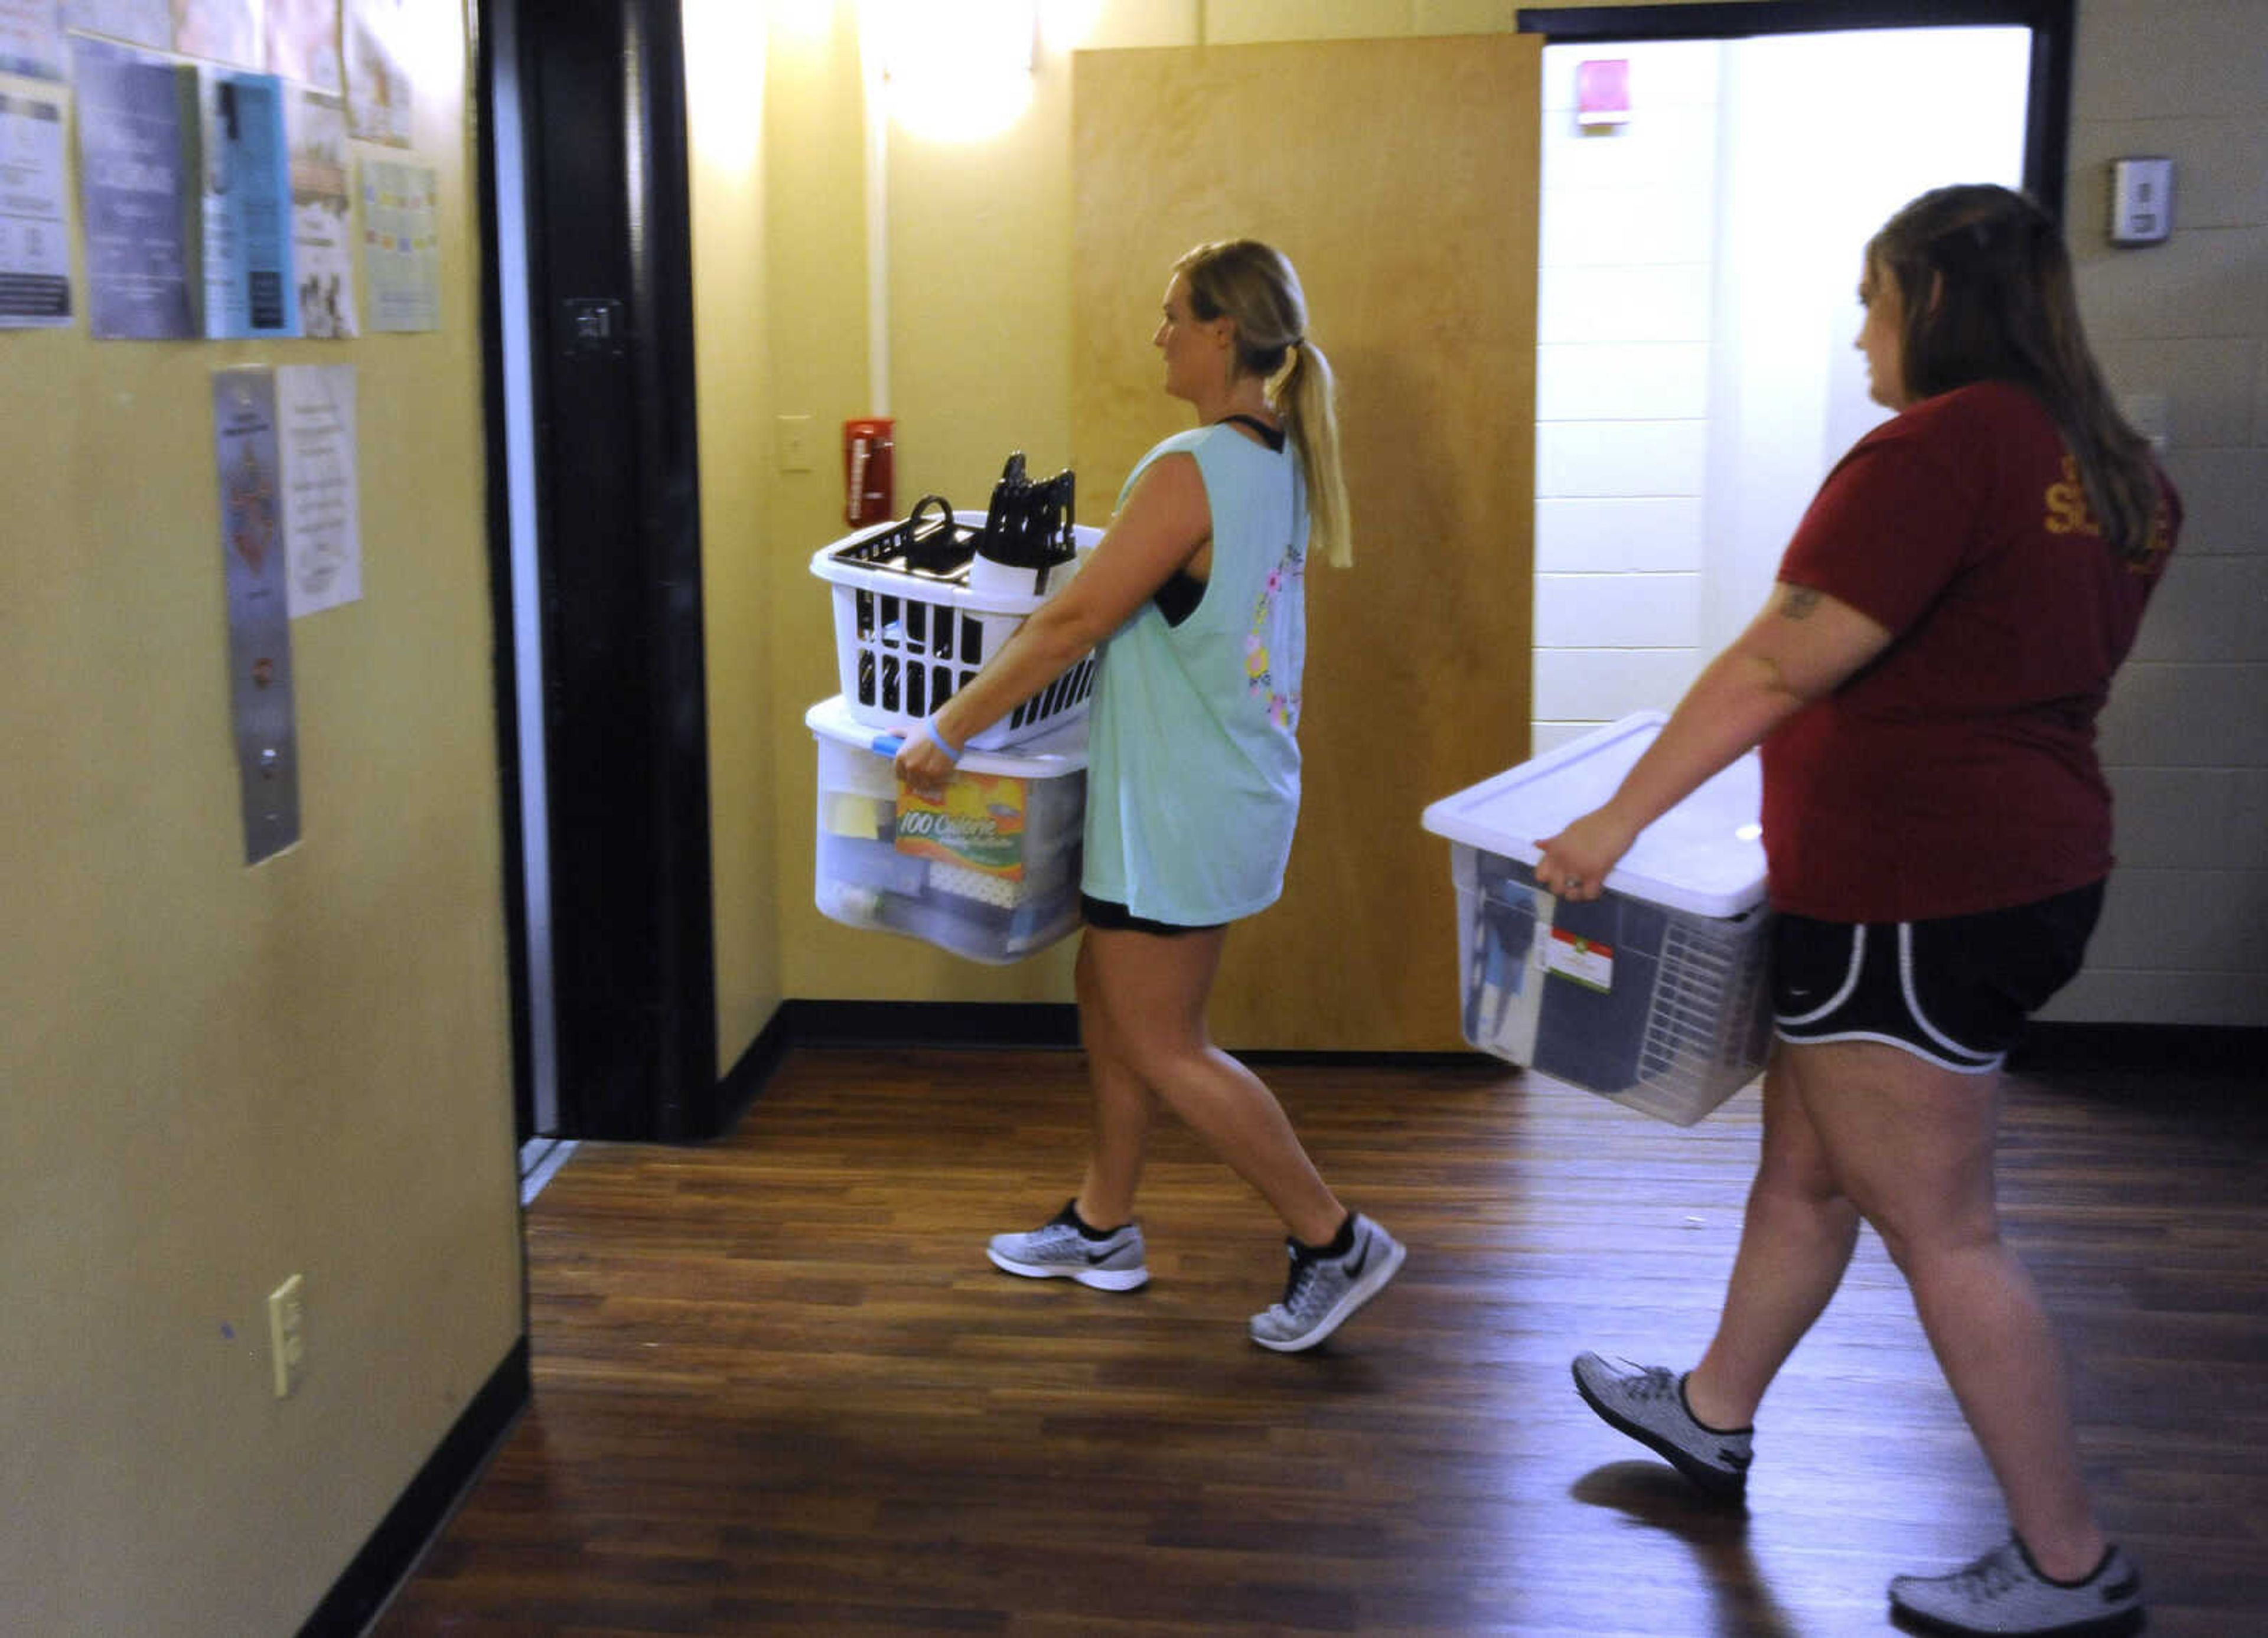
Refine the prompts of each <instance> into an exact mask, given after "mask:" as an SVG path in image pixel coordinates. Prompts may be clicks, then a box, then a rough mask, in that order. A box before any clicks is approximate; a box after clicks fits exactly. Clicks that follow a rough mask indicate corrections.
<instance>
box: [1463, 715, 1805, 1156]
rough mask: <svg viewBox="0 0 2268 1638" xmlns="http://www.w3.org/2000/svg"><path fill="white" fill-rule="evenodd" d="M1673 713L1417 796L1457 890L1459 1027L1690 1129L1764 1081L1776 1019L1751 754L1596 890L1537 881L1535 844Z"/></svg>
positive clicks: (1601, 797) (1626, 764)
mask: <svg viewBox="0 0 2268 1638" xmlns="http://www.w3.org/2000/svg"><path fill="white" fill-rule="evenodd" d="M1666 720H1667V718H1666V717H1665V716H1663V714H1662V713H1661V712H1659V711H1648V712H1642V713H1640V714H1638V715H1637V716H1628V717H1625V718H1624V719H1623V720H1622V721H1621V722H1618V723H1615V724H1611V725H1609V726H1608V727H1606V728H1602V729H1600V730H1599V731H1596V732H1594V733H1591V734H1587V735H1586V736H1585V737H1584V738H1580V739H1578V740H1574V741H1572V743H1570V744H1567V745H1565V746H1560V747H1559V748H1558V749H1557V750H1556V751H1553V752H1551V753H1549V754H1548V755H1544V756H1541V757H1537V758H1535V760H1532V761H1528V762H1523V763H1521V765H1520V766H1519V767H1517V768H1512V769H1510V770H1509V771H1507V772H1506V773H1502V774H1499V775H1497V776H1496V777H1495V778H1493V779H1491V780H1487V781H1484V782H1482V783H1480V784H1477V785H1475V786H1473V787H1472V788H1471V789H1469V790H1462V791H1460V792H1458V793H1457V794H1456V795H1455V796H1454V797H1443V798H1442V799H1441V800H1440V801H1439V802H1436V803H1435V804H1432V806H1431V807H1429V808H1427V809H1426V810H1425V828H1426V829H1427V830H1429V831H1432V833H1433V834H1436V835H1439V836H1446V837H1447V838H1448V839H1449V841H1451V842H1452V843H1453V844H1454V846H1453V847H1452V848H1451V849H1450V873H1451V878H1452V880H1453V881H1454V884H1455V886H1456V890H1457V958H1458V970H1459V972H1460V973H1462V977H1463V993H1462V997H1461V1000H1462V1007H1463V1017H1464V1036H1465V1039H1466V1040H1468V1041H1469V1042H1470V1043H1471V1044H1472V1045H1473V1046H1474V1047H1477V1048H1479V1049H1480V1050H1481V1051H1483V1052H1485V1053H1489V1054H1493V1055H1494V1056H1497V1057H1499V1058H1503V1059H1505V1060H1506V1061H1509V1062H1513V1063H1517V1064H1521V1065H1523V1066H1526V1067H1528V1068H1532V1069H1537V1070H1539V1071H1541V1072H1542V1073H1543V1074H1545V1075H1549V1076H1552V1077H1554V1078H1555V1079H1557V1080H1562V1081H1565V1082H1567V1083H1569V1084H1571V1085H1573V1086H1579V1087H1581V1088H1583V1089H1584V1090H1586V1091H1593V1092H1597V1093H1600V1094H1601V1095H1602V1096H1604V1097H1608V1098H1613V1099H1615V1101H1616V1102H1617V1103H1622V1104H1626V1105H1629V1106H1630V1107H1631V1108H1633V1109H1636V1110H1638V1111H1640V1112H1641V1113H1646V1114H1649V1115H1653V1116H1655V1117H1656V1118H1658V1119H1660V1120H1668V1121H1671V1122H1674V1123H1675V1124H1676V1125H1679V1126H1690V1125H1691V1124H1692V1123H1693V1122H1695V1121H1696V1120H1699V1119H1701V1117H1702V1116H1704V1115H1705V1114H1707V1113H1709V1112H1710V1111H1711V1110H1712V1109H1714V1108H1715V1107H1716V1106H1717V1105H1719V1104H1721V1103H1723V1102H1724V1101H1725V1099H1727V1098H1729V1097H1731V1096H1732V1095H1733V1094H1734V1092H1736V1091H1739V1090H1740V1089H1741V1088H1742V1087H1743V1086H1745V1085H1747V1084H1748V1083H1749V1082H1750V1081H1752V1080H1754V1079H1755V1078H1756V1075H1757V1074H1758V1072H1759V1071H1761V1070H1762V1069H1763V1068H1764V1058H1765V1054H1766V1052H1767V1050H1768V1048H1769V1047H1770V1041H1771V985H1770V982H1769V976H1768V973H1769V969H1768V961H1767V958H1768V955H1769V953H1770V922H1771V912H1770V911H1769V910H1768V909H1767V908H1766V907H1765V906H1764V847H1763V844H1762V841H1761V840H1760V837H1761V832H1762V827H1761V826H1760V825H1759V823H1758V814H1759V812H1760V810H1761V808H1762V804H1763V784H1762V777H1761V774H1760V771H1759V768H1758V765H1757V761H1756V756H1755V755H1754V753H1750V754H1749V755H1748V756H1745V757H1742V759H1741V760H1739V761H1738V762H1736V763H1734V765H1733V766H1732V767H1731V768H1727V769H1726V770H1725V771H1724V772H1723V773H1721V774H1719V775H1717V776H1716V777H1715V778H1714V779H1712V780H1711V781H1710V782H1708V783H1707V784H1705V785H1704V786H1702V787H1701V789H1700V790H1697V791H1695V792H1694V793H1693V794H1692V795H1691V796H1690V797H1687V798H1686V799H1685V800H1684V801H1683V802H1682V803H1680V804H1678V805H1677V806H1676V807H1675V808H1674V809H1672V810H1671V811H1670V812H1668V813H1666V814H1664V815H1663V816H1662V817H1661V819H1657V820H1656V821H1655V822H1654V823H1653V824H1652V825H1651V826H1647V827H1646V831H1645V832H1644V834H1641V835H1640V836H1639V838H1638V842H1637V844H1636V845H1635V846H1633V847H1632V848H1631V850H1630V852H1629V853H1628V854H1626V855H1624V857H1623V860H1622V862H1621V863H1619V864H1618V865H1616V868H1615V869H1614V870H1613V871H1612V872H1610V873H1609V875H1608V877H1607V879H1606V881H1605V883H1604V884H1603V885H1604V887H1605V889H1606V891H1605V892H1604V894H1603V896H1602V897H1601V898H1599V899H1596V900H1590V901H1587V902H1583V903H1562V902H1561V901H1560V900H1558V898H1557V896H1556V895H1554V894H1552V893H1550V892H1545V891H1543V889H1542V888H1540V887H1538V886H1537V885H1535V863H1536V860H1537V858H1538V857H1539V856H1540V849H1538V848H1537V847H1536V846H1535V843H1536V842H1537V841H1539V840H1541V839H1543V838H1544V837H1548V836H1551V835H1555V834H1557V833H1558V832H1559V831H1560V830H1561V829H1563V828H1564V827H1565V826H1566V825H1567V824H1568V822H1569V821H1570V820H1572V819H1578V818H1580V816H1581V815H1583V814H1585V813H1587V812H1590V811H1591V810H1592V809H1594V808H1595V807H1597V806H1598V805H1599V804H1601V803H1602V802H1604V801H1605V800H1606V799H1607V798H1608V797H1609V796H1611V795H1613V794H1614V790H1615V788H1616V786H1617V785H1618V784H1620V783H1621V782H1622V778H1623V775H1625V774H1626V773H1628V772H1629V771H1630V769H1631V765H1632V764H1633V763H1635V762H1636V761H1637V760H1638V757H1639V756H1640V755H1641V754H1642V753H1644V752H1645V750H1646V747H1647V746H1649V745H1651V744H1652V743H1653V738H1654V736H1655V734H1656V733H1658V732H1659V731H1661V724H1663V722H1665V721H1666Z"/></svg>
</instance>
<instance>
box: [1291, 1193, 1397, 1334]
mask: <svg viewBox="0 0 2268 1638" xmlns="http://www.w3.org/2000/svg"><path fill="white" fill-rule="evenodd" d="M1286 1244H1289V1242H1286ZM1408 1255H1409V1252H1407V1251H1406V1250H1405V1249H1404V1248H1403V1245H1402V1242H1401V1241H1399V1240H1397V1239H1395V1238H1394V1237H1393V1236H1392V1235H1390V1234H1388V1232H1387V1231H1386V1230H1383V1229H1381V1228H1380V1227H1379V1226H1378V1225H1377V1224H1376V1223H1373V1222H1372V1221H1371V1220H1370V1219H1369V1218H1367V1217H1366V1216H1363V1215H1362V1214H1361V1213H1360V1212H1357V1213H1356V1214H1355V1219H1354V1249H1353V1250H1351V1251H1350V1252H1347V1254H1346V1255H1345V1256H1344V1257H1302V1256H1301V1255H1300V1251H1299V1248H1298V1247H1297V1246H1296V1245H1294V1246H1292V1277H1291V1278H1290V1279H1289V1280H1287V1281H1285V1284H1284V1300H1283V1301H1282V1302H1280V1303H1278V1304H1276V1305H1275V1306H1274V1307H1272V1308H1270V1309H1269V1310H1268V1311H1266V1312H1264V1313H1258V1314H1255V1315H1253V1316H1252V1340H1253V1341H1255V1342H1257V1343H1258V1344H1260V1346H1261V1347H1263V1348H1274V1349H1275V1350H1276V1351H1277V1352H1278V1354H1297V1353H1299V1352H1300V1351H1301V1350H1302V1349H1304V1348H1313V1347H1314V1346H1315V1344H1317V1343H1318V1342H1321V1341H1322V1340H1323V1339H1324V1338H1325V1337H1327V1336H1329V1335H1330V1333H1332V1332H1334V1331H1336V1330H1337V1329H1338V1328H1339V1327H1340V1326H1343V1325H1344V1324H1345V1323H1346V1322H1347V1321H1348V1320H1349V1319H1350V1318H1352V1317H1353V1314H1354V1311H1355V1310H1356V1309H1358V1308H1360V1307H1361V1306H1362V1305H1363V1304H1365V1303H1367V1302H1368V1301H1370V1299H1371V1298H1372V1297H1373V1296H1377V1295H1378V1294H1379V1293H1380V1292H1381V1291H1382V1290H1384V1289H1386V1282H1388V1280H1391V1279H1392V1278H1394V1276H1395V1274H1397V1273H1399V1272H1400V1271H1401V1268H1402V1260H1403V1258H1404V1257H1406V1256H1408Z"/></svg>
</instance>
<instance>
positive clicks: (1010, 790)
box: [804, 695, 1086, 966]
mask: <svg viewBox="0 0 2268 1638" xmlns="http://www.w3.org/2000/svg"><path fill="white" fill-rule="evenodd" d="M804 722H805V723H806V725H808V726H809V728H810V729H811V731H812V734H813V736H814V738H815V739H816V740H817V741H818V747H819V835H818V846H817V850H816V851H817V866H816V869H815V871H814V876H815V878H816V900H817V903H818V906H819V908H820V911H821V914H825V915H827V916H828V918H830V919H831V920H834V921H837V922H843V924H844V925H846V926H849V927H865V928H873V929H878V930H880V931H883V932H891V933H902V934H904V935H906V936H907V937H910V938H918V939H921V940H923V941H924V943H927V944H935V945H937V946H938V947H939V949H942V950H950V951H953V952H954V954H955V955H961V956H966V957H968V959H970V960H972V961H985V962H990V963H992V964H993V965H995V966H999V965H1004V964H1005V963H1007V962H1011V961H1020V960H1021V959H1023V958H1025V957H1026V956H1028V955H1031V954H1033V953H1034V952H1035V951H1041V950H1044V949H1046V948H1047V947H1048V946H1049V944H1054V943H1056V942H1057V940H1058V939H1060V938H1062V937H1064V935H1066V934H1068V933H1070V932H1071V931H1072V930H1073V929H1075V928H1077V927H1078V926H1079V838H1080V833H1081V829H1082V826H1083V825H1084V823H1085V820H1086V722H1085V721H1084V720H1083V719H1082V720H1079V721H1076V722H1073V723H1071V724H1069V725H1067V726H1065V727H1064V728H1061V729H1058V730H1057V731H1056V732H1054V733H1052V734H1049V735H1047V736H1045V737H1043V738H1039V739H1035V740H1033V741H1031V742H1030V743H1028V744H1026V745H1023V746H1018V747H1017V748H1016V750H1015V751H1014V752H1013V753H1005V752H982V751H972V752H970V753H968V754H967V755H965V756H964V757H963V758H962V759H961V766H960V767H959V768H957V769H955V770H954V775H953V778H952V780H951V782H950V783H949V784H948V785H947V787H946V799H945V801H944V802H943V803H942V804H927V803H923V802H920V801H918V800H917V799H911V798H909V800H908V802H907V803H905V804H901V802H900V800H899V794H898V781H897V775H896V772H895V769H894V768H892V767H891V760H892V759H893V758H894V757H895V754H896V753H897V741H896V739H895V736H891V735H887V734H878V733H877V732H876V731H875V730H874V729H873V727H871V726H869V725H868V724H865V723H862V722H860V721H859V720H858V717H856V716H853V715H852V714H851V710H850V708H849V706H848V705H847V703H846V702H845V701H843V699H842V697H841V696H840V695H837V696H836V697H835V698H833V699H828V700H822V701H820V703H818V704H817V705H814V706H813V707H812V708H811V709H810V710H808V711H806V713H805V714H804Z"/></svg>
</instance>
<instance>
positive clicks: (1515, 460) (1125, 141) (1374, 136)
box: [1071, 35, 1542, 1051]
mask: <svg viewBox="0 0 2268 1638" xmlns="http://www.w3.org/2000/svg"><path fill="white" fill-rule="evenodd" d="M1541 49H1542V48H1541V43H1540V40H1539V39H1538V38H1537V37H1536V36H1534V35H1479V36H1467V37H1462V38H1457V39H1444V40H1333V41H1321V42H1313V43H1298V44H1285V45H1262V46H1229V47H1197V48H1174V49H1167V50H1145V51H1108V52H1089V53H1082V54H1080V55H1079V57H1078V58H1077V60H1076V62H1075V65H1074V70H1073V79H1072V85H1073V92H1072V98H1073V114H1072V121H1073V148H1072V156H1073V157H1072V165H1073V186H1074V189H1075V193H1076V203H1075V207H1074V221H1073V231H1072V246H1073V255H1074V258H1075V261H1074V272H1073V275H1072V350H1071V357H1072V370H1073V376H1072V392H1071V441H1072V448H1073V451H1074V452H1075V459H1076V462H1077V466H1078V469H1079V477H1080V488H1081V491H1082V495H1083V496H1084V498H1085V516H1084V518H1083V519H1082V521H1086V522H1090V523H1094V522H1101V521H1102V517H1101V514H1102V513H1103V512H1104V511H1105V510H1107V509H1108V505H1109V503H1110V501H1111V500H1112V498H1113V497H1114V496H1115V495H1116V489H1117V486H1118V484H1119V483H1120V482H1121V481H1122V480H1123V477H1124V474H1126V473H1127V472H1128V471H1129V470H1130V467H1131V466H1132V465H1133V462H1134V461H1135V460H1136V459H1138V457H1139V456H1140V455H1141V453H1142V452H1143V451H1144V450H1145V449H1147V448H1148V447H1149V446H1150V444H1152V443H1154V442H1155V441H1156V440H1157V439H1158V438H1160V437H1163V436H1165V435H1166V434H1167V433H1169V432H1172V431H1175V430H1178V429H1180V428H1182V427H1185V426H1187V425H1188V424H1189V408H1188V406H1187V405H1185V404H1182V403H1181V402H1179V401H1178V400H1171V399H1168V398H1167V397H1166V396H1165V395H1164V393H1163V392H1162V391H1161V390H1160V381H1161V377H1160V366H1159V364H1158V358H1157V355H1156V353H1155V352H1154V351H1153V350H1152V349H1151V348H1150V347H1149V346H1148V345H1147V338H1148V336H1149V334H1150V332H1151V330H1152V327H1154V326H1155V324H1156V322H1157V314H1158V304H1159V301H1160V298H1161V297H1162V296H1163V294H1164V291H1165V287H1166V283H1167V277H1168V269H1169V268H1170V267H1171V265H1172V263H1173V261H1174V260H1175V258H1176V257H1177V256H1179V255H1180V254H1181V253H1182V252H1183V251H1185V250H1187V249H1188V248H1189V246H1192V245H1194V244H1197V243H1198V242H1200V241H1202V240H1205V239H1223V238H1230V237H1235V236H1240V235H1250V236H1253V237H1256V238H1259V239H1266V240H1268V241H1270V243H1272V244H1274V245H1276V246H1278V247H1279V248H1280V249H1282V250H1283V251H1284V252H1285V253H1286V254H1287V255H1289V256H1290V257H1291V259H1292V262H1293V264H1294V265H1295V266H1296V267H1297V268H1298V269H1299V272H1300V279H1301V282H1302V283H1304V284H1305V286H1306V288H1307V304H1308V312H1309V320H1310V323H1309V333H1310V334H1312V335H1313V337H1314V340H1315V342H1317V344H1318V345H1320V346H1321V347H1322V349H1323V350H1324V352H1325V354H1326V355H1327V356H1329V359H1330V361H1331V364H1332V365H1333V367H1334V369H1335V370H1336V371H1337V375H1338V378H1339V391H1340V417H1341V428H1342V432H1343V435H1344V439H1345V445H1346V467H1347V487H1348V490H1349V493H1350V496H1351V501H1352V508H1353V517H1354V530H1355V566H1354V568H1353V569H1351V570H1349V571H1345V572H1340V571H1335V570H1333V569H1329V568H1326V567H1323V566H1322V565H1321V564H1320V562H1319V563H1318V565H1317V567H1316V568H1315V569H1314V572H1312V573H1311V574H1310V575H1309V576H1308V577H1307V596H1308V621H1309V635H1308V657H1307V680H1306V689H1305V693H1306V706H1305V716H1304V718H1303V722H1302V726H1301V731H1300V740H1301V744H1302V746H1303V747H1304V750H1305V753H1306V759H1307V761H1306V769H1307V771H1306V796H1305V803H1304V806H1303V809H1302V812H1301V819H1300V834H1299V840H1298V841H1297V843H1296V844H1295V845H1294V847H1293V848H1292V869H1291V875H1290V878H1289V879H1288V881H1287V883H1286V885H1285V895H1284V898H1283V900H1282V901H1281V902H1280V903H1278V905H1277V906H1276V907H1274V908H1273V909H1271V910H1270V911H1268V912H1267V913H1266V914H1263V915H1261V916H1258V917H1256V918H1255V919H1254V920H1253V921H1252V922H1249V923H1248V924H1247V925H1245V926H1242V927H1240V928H1239V929H1237V930H1236V931H1235V932H1234V933H1233V934H1232V935H1231V937H1230V939H1229V944H1228V955H1227V961H1226V967H1225V968H1224V970H1223V972H1222V974H1221V980H1220V984H1219V989H1218V991H1217V993H1216V995H1215V998H1214V1003H1213V1011H1212V1024H1213V1031H1214V1034H1215V1036H1216V1037H1217V1038H1218V1039H1219V1040H1220V1041H1221V1042H1222V1043H1223V1044H1224V1045H1226V1046H1229V1047H1247V1048H1292V1049H1317V1050H1334V1051H1409V1050H1430V1049H1439V1048H1448V1047H1456V1046H1457V1045H1459V1043H1460V1038H1459V1035H1458V1030H1457V1017H1458V976H1457V972H1456V924H1455V919H1454V918H1455V910H1454V894H1453V893H1452V892H1451V890H1450V887H1449V879H1448V847H1447V843H1446V842H1444V841H1441V840H1440V838H1439V837H1436V836H1432V835H1430V834H1426V833H1425V831H1424V830H1422V829H1421V828H1420V826H1419V823H1418V818H1419V814H1420V813H1421V812H1422V811H1423V810H1424V808H1425V804H1427V803H1429V802H1431V801H1432V800H1433V799H1434V798H1436V797H1443V796H1447V795H1448V794H1449V793H1450V792H1452V791H1454V790H1461V789H1462V788H1463V787H1464V786H1466V785H1469V784H1471V783H1473V782H1476V780H1479V779H1481V778H1484V777H1485V776H1486V775H1489V774H1491V773H1494V772H1496V771H1498V770H1499V769H1500V768H1506V767H1509V766H1510V765H1511V764H1513V763H1514V762H1516V761H1519V760H1521V758H1523V757H1524V756H1526V754H1527V753H1528V718H1529V715H1530V712H1529V689H1528V672H1529V650H1530V621H1531V613H1532V598H1531V590H1532V585H1533V580H1534V575H1533V569H1534V555H1535V552H1534V539H1533V516H1534V506H1535V503H1534V495H1535V425H1534V421H1535V268H1536V225H1535V224H1536V177H1537V143H1538V128H1539V124H1540V116H1539V113H1538V97H1539V84H1538V76H1539V70H1540V66H1541V60H1542V58H1541Z"/></svg>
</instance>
